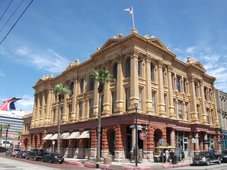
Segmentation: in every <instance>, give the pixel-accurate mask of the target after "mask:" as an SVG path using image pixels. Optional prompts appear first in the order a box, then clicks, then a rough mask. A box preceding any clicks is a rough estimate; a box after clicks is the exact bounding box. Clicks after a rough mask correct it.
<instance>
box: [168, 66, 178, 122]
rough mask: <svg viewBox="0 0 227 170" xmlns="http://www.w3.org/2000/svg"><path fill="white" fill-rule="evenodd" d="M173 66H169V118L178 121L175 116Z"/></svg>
mask: <svg viewBox="0 0 227 170" xmlns="http://www.w3.org/2000/svg"><path fill="white" fill-rule="evenodd" d="M172 70H173V67H172V66H168V84H169V89H168V90H169V117H170V118H171V119H176V116H175V115H174V105H173V87H172Z"/></svg>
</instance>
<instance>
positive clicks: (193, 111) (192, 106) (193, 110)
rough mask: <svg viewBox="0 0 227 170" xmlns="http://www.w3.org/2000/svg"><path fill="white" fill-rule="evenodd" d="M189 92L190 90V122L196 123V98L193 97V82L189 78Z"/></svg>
mask: <svg viewBox="0 0 227 170" xmlns="http://www.w3.org/2000/svg"><path fill="white" fill-rule="evenodd" d="M189 90H190V115H191V122H192V123H198V122H199V120H198V111H197V106H196V96H195V82H194V79H193V78H192V77H189Z"/></svg>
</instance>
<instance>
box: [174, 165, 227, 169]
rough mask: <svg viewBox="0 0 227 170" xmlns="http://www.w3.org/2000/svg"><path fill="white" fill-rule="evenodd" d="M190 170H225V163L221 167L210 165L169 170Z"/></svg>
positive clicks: (226, 166) (226, 167)
mask: <svg viewBox="0 0 227 170" xmlns="http://www.w3.org/2000/svg"><path fill="white" fill-rule="evenodd" d="M182 169H184V170H191V169H197V170H209V169H210V170H213V169H215V170H226V169H227V163H222V164H221V165H218V164H212V165H210V166H205V165H203V166H202V165H200V166H185V167H178V168H171V170H182Z"/></svg>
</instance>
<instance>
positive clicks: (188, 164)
mask: <svg viewBox="0 0 227 170" xmlns="http://www.w3.org/2000/svg"><path fill="white" fill-rule="evenodd" d="M190 165H191V164H190V163H177V164H169V163H167V164H163V165H162V167H163V168H177V167H182V166H190Z"/></svg>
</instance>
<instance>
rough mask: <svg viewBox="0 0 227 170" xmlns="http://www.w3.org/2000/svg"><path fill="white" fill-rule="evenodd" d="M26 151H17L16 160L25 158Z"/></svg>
mask: <svg viewBox="0 0 227 170" xmlns="http://www.w3.org/2000/svg"><path fill="white" fill-rule="evenodd" d="M27 153H28V151H19V152H18V153H17V155H16V157H17V158H26V156H27Z"/></svg>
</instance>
